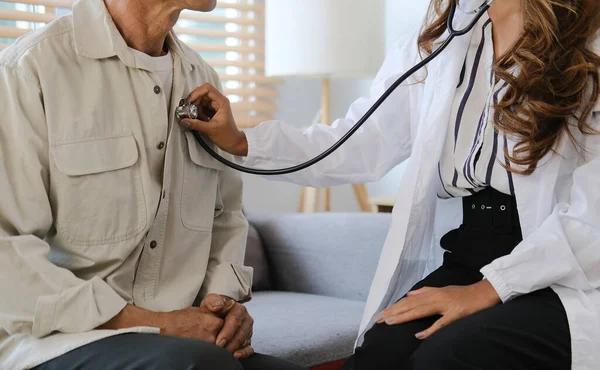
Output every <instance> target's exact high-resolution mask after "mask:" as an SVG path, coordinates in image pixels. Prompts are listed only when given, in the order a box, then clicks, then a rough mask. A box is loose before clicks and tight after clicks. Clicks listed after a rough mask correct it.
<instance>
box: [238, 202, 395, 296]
mask: <svg viewBox="0 0 600 370" xmlns="http://www.w3.org/2000/svg"><path fill="white" fill-rule="evenodd" d="M247 217H248V220H249V221H250V223H251V224H253V225H254V226H255V227H256V229H257V230H258V232H259V234H260V237H261V239H262V241H263V244H264V247H265V251H266V254H267V259H268V261H269V269H270V273H271V281H272V283H273V284H272V285H273V289H274V290H281V291H292V292H298V293H308V294H317V295H325V296H330V297H339V298H346V299H352V300H357V301H366V299H367V296H368V293H369V289H370V286H371V281H372V280H373V277H374V276H375V269H376V268H377V263H378V262H379V255H380V253H381V249H382V247H383V243H384V241H385V237H386V235H387V231H388V228H389V225H390V222H391V215H389V214H376V213H348V214H343V213H318V214H248V215H247Z"/></svg>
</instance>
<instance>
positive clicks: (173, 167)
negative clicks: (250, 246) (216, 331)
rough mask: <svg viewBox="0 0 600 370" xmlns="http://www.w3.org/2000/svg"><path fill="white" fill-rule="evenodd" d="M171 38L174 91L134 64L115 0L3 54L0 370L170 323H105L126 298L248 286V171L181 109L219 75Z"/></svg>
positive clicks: (173, 301)
mask: <svg viewBox="0 0 600 370" xmlns="http://www.w3.org/2000/svg"><path fill="white" fill-rule="evenodd" d="M167 41H168V47H169V49H170V52H171V53H172V55H173V57H174V71H173V72H174V73H173V77H174V78H173V91H172V92H170V91H162V89H160V88H159V86H162V85H161V83H160V80H159V78H158V77H157V76H156V75H154V74H153V73H152V72H149V71H148V70H145V69H144V68H143V66H140V65H136V59H135V58H134V55H133V53H132V52H131V50H129V49H128V47H127V45H126V43H125V41H124V40H123V38H122V37H121V35H120V34H119V32H118V30H117V28H116V27H115V25H114V23H113V22H112V19H111V17H110V15H109V13H108V11H107V10H106V8H105V6H104V3H103V1H102V0H80V1H79V2H77V3H76V4H75V5H74V8H73V14H72V16H65V17H62V18H60V19H58V20H57V21H55V22H53V23H52V24H50V25H48V26H46V27H44V28H43V29H42V30H41V31H38V32H34V33H32V34H30V35H28V36H25V37H24V38H22V39H20V40H19V41H18V42H17V43H16V44H15V45H13V46H12V47H10V48H8V49H6V50H4V51H3V52H2V53H1V54H0V369H10V370H13V369H23V368H25V369H26V368H31V367H33V366H36V365H38V364H40V363H43V362H45V361H47V360H50V359H52V358H55V357H57V356H59V355H61V354H64V353H65V352H67V351H69V350H72V349H74V348H77V347H79V346H82V345H85V344H87V343H89V342H92V341H95V340H98V339H101V338H104V337H107V336H111V335H115V334H118V333H121V332H150V333H156V332H158V329H156V328H134V329H131V330H123V331H108V330H94V328H96V327H98V326H99V325H101V324H103V323H105V322H106V321H108V320H109V319H110V318H112V317H114V316H115V315H116V314H117V313H119V312H120V311H121V310H122V309H123V308H124V307H125V305H126V304H127V303H130V304H134V305H136V306H139V307H143V308H146V309H149V310H152V311H172V310H177V309H181V308H185V307H189V306H191V305H192V304H194V303H198V302H199V301H200V300H201V299H202V297H204V296H205V295H206V294H208V293H218V294H223V295H227V296H229V297H232V298H234V299H236V300H239V301H242V300H246V299H248V298H249V297H250V294H251V293H250V292H251V280H252V270H251V268H248V267H244V266H243V265H242V263H243V258H244V252H245V240H246V234H247V221H246V219H245V218H244V216H243V215H242V212H241V203H242V199H241V191H242V183H241V180H240V177H239V176H238V175H237V174H236V173H234V172H233V171H230V170H228V169H226V168H225V167H224V166H222V165H221V164H220V163H219V162H217V161H216V160H214V159H212V157H210V156H209V155H208V154H206V153H205V152H204V151H203V149H202V148H201V147H200V146H199V145H198V144H197V143H196V141H195V140H194V138H193V136H192V135H191V133H190V132H186V131H185V130H183V129H182V128H181V127H180V126H179V125H178V124H177V122H176V121H175V118H174V111H175V108H176V106H177V104H178V103H179V100H180V99H181V98H183V97H186V96H187V95H188V94H189V93H190V92H191V90H193V89H194V88H195V87H197V86H199V85H201V84H203V83H205V82H210V83H212V84H214V85H216V86H218V85H219V81H218V77H217V74H216V73H215V71H214V70H213V69H211V68H210V67H209V66H208V65H207V64H206V63H205V62H204V61H203V60H202V59H201V58H200V57H199V56H198V55H197V54H196V53H195V52H194V51H192V50H190V49H189V48H187V47H186V46H185V45H183V44H182V43H180V42H179V41H178V40H177V39H176V37H174V35H171V36H170V37H169V38H168V40H167ZM163 94H172V99H171V101H172V103H171V106H170V107H167V105H166V104H165V96H163ZM161 143H162V144H161Z"/></svg>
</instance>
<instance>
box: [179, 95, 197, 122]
mask: <svg viewBox="0 0 600 370" xmlns="http://www.w3.org/2000/svg"><path fill="white" fill-rule="evenodd" d="M175 116H176V117H177V120H178V121H181V120H182V119H185V118H191V119H198V106H197V105H196V104H194V103H192V102H186V101H185V100H184V99H182V100H181V101H180V102H179V106H178V107H177V109H176V110H175Z"/></svg>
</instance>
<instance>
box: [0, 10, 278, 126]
mask: <svg viewBox="0 0 600 370" xmlns="http://www.w3.org/2000/svg"><path fill="white" fill-rule="evenodd" d="M72 4H73V1H72V0H0V50H2V49H4V48H6V47H8V46H9V45H10V44H12V43H13V42H14V41H15V40H16V39H17V38H19V37H21V36H23V35H25V34H27V33H29V32H31V31H32V30H36V29H38V28H41V27H43V26H44V25H45V24H47V23H49V22H51V21H53V20H54V19H56V18H58V17H60V16H62V15H65V14H68V13H69V12H70V9H71V6H72ZM264 24H265V22H264V0H220V1H218V2H217V9H215V10H214V11H213V12H211V13H200V12H192V11H184V12H182V13H181V17H180V19H179V22H178V23H177V25H176V26H175V32H176V33H177V35H178V37H179V38H180V39H181V40H182V41H183V42H185V43H186V44H188V45H189V46H190V47H191V48H192V49H194V50H195V51H197V52H199V53H200V55H202V57H203V58H204V59H205V60H206V61H207V62H208V63H209V64H210V65H211V66H213V67H214V68H215V69H216V70H217V71H218V72H219V76H220V77H221V82H222V84H223V88H224V90H225V93H226V95H227V96H228V97H229V99H230V100H231V103H232V107H233V110H234V114H235V117H236V122H237V123H238V125H239V126H240V127H242V128H246V127H253V126H255V125H257V124H259V123H260V122H263V121H266V120H271V119H273V118H274V117H273V114H274V112H275V111H276V110H277V106H276V105H275V103H274V102H273V99H274V98H276V97H277V96H278V92H277V89H276V88H275V84H277V83H279V82H280V81H279V80H277V79H273V78H268V77H265V75H264V69H265V61H264V60H265V59H264V54H265V46H264V41H265V40H264V38H265V34H264Z"/></svg>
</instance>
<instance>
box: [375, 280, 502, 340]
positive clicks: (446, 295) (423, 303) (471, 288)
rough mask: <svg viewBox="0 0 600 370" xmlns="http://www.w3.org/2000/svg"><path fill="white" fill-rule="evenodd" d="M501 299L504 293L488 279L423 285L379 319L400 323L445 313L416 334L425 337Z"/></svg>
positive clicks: (388, 309) (391, 323) (499, 301)
mask: <svg viewBox="0 0 600 370" xmlns="http://www.w3.org/2000/svg"><path fill="white" fill-rule="evenodd" d="M500 303H501V300H500V297H499V296H498V294H497V293H496V290H495V289H494V287H493V286H492V285H491V284H490V283H489V282H488V281H487V280H482V281H480V282H478V283H476V284H473V285H468V286H449V287H444V288H422V289H419V290H415V291H412V292H409V293H408V294H407V296H406V298H403V299H401V300H400V301H398V302H397V303H396V304H394V305H393V306H390V307H388V308H387V309H385V310H384V311H383V312H381V314H379V316H378V317H377V320H376V322H377V323H378V324H382V323H384V322H385V323H386V324H388V325H398V324H403V323H406V322H410V321H414V320H418V319H422V318H426V317H431V316H437V315H441V316H442V317H441V318H440V319H439V320H437V321H436V322H435V323H434V324H433V325H432V326H431V327H430V328H428V329H427V330H425V331H422V332H420V333H417V334H416V337H417V338H418V339H421V340H423V339H426V338H428V337H430V336H431V335H432V334H433V333H435V332H436V331H438V330H440V329H441V328H443V327H445V326H447V325H449V324H451V323H453V322H454V321H457V320H460V319H462V318H464V317H466V316H469V315H472V314H474V313H476V312H479V311H483V310H485V309H487V308H490V307H493V306H495V305H498V304H500Z"/></svg>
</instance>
